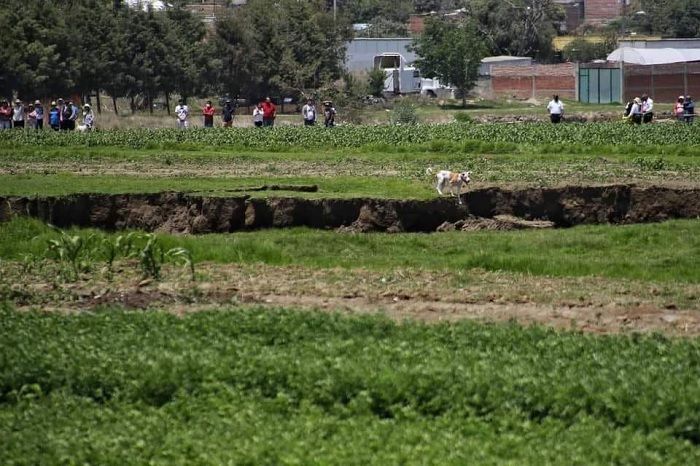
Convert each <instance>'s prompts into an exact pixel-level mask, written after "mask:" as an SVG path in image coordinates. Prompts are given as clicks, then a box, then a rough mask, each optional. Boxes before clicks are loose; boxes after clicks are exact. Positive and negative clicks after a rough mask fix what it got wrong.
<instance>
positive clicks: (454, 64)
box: [413, 19, 486, 107]
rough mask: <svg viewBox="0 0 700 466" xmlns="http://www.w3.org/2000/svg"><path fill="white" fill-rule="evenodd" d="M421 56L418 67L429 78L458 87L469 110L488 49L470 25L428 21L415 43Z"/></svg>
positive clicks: (414, 45) (474, 28)
mask: <svg viewBox="0 0 700 466" xmlns="http://www.w3.org/2000/svg"><path fill="white" fill-rule="evenodd" d="M413 50H414V51H415V52H416V54H417V55H418V57H419V58H418V60H416V66H417V67H418V69H420V70H421V73H422V74H423V75H424V76H427V77H434V78H438V79H440V80H441V81H443V82H445V83H450V84H451V85H453V86H455V87H456V88H457V89H458V90H459V91H460V93H461V95H462V106H464V107H466V106H467V92H468V91H469V90H470V89H471V88H472V87H473V86H474V83H475V82H476V79H477V77H478V74H479V66H480V65H481V59H482V58H484V55H485V54H486V47H485V46H484V43H483V42H482V40H481V39H480V38H479V36H478V33H477V30H476V27H475V26H474V25H473V24H472V22H470V21H463V22H461V23H451V22H445V21H442V20H439V19H430V20H428V21H426V25H425V31H424V32H423V35H422V36H420V37H418V38H417V39H414V41H413Z"/></svg>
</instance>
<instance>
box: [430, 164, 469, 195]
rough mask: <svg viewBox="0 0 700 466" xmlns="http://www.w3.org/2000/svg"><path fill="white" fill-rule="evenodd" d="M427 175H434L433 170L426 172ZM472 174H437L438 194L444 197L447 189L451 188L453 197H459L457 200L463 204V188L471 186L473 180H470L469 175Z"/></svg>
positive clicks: (445, 171) (442, 172)
mask: <svg viewBox="0 0 700 466" xmlns="http://www.w3.org/2000/svg"><path fill="white" fill-rule="evenodd" d="M425 173H427V174H428V175H432V174H433V169H432V168H428V169H426V170H425ZM470 174H471V172H460V173H457V172H451V171H449V170H440V171H439V172H437V174H436V175H435V178H436V179H437V186H435V188H436V189H437V192H438V193H439V194H440V195H441V196H443V195H444V194H445V188H447V187H449V188H450V194H451V195H452V196H454V195H455V192H456V195H457V199H458V200H459V203H460V204H461V203H462V196H461V194H462V186H466V185H468V184H469V182H470V181H471V179H470V178H469V175H470Z"/></svg>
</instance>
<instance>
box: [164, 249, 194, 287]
mask: <svg viewBox="0 0 700 466" xmlns="http://www.w3.org/2000/svg"><path fill="white" fill-rule="evenodd" d="M165 257H166V258H167V259H168V260H171V261H172V262H174V263H181V264H182V265H183V267H187V268H188V269H189V271H190V279H191V280H192V281H194V279H195V277H194V259H193V258H192V253H191V252H190V250H189V249H186V248H172V249H170V250H168V252H166V253H165Z"/></svg>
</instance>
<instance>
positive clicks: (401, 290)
mask: <svg viewBox="0 0 700 466" xmlns="http://www.w3.org/2000/svg"><path fill="white" fill-rule="evenodd" d="M51 267H52V265H50V264H47V268H46V269H45V270H44V271H43V272H42V273H34V274H32V273H27V272H26V270H22V266H21V265H20V264H11V263H5V264H4V265H3V266H2V272H3V276H4V277H5V279H4V280H3V281H5V280H6V282H5V283H4V285H3V284H2V282H0V285H2V286H1V287H0V290H1V291H2V294H4V295H5V296H4V297H3V298H4V299H8V300H9V301H11V302H13V303H14V304H15V305H16V306H18V307H20V308H23V309H27V308H41V309H45V310H55V311H62V312H86V311H91V310H95V309H103V308H104V307H105V306H107V307H119V308H124V309H165V310H167V311H169V312H174V313H177V314H184V313H188V312H197V311H200V310H208V309H230V308H231V306H235V308H239V307H240V306H244V307H247V306H266V307H271V308H278V307H287V308H295V309H306V310H319V311H324V312H345V313H349V314H382V315H386V316H388V317H390V318H392V319H395V320H397V321H402V320H405V319H412V320H420V321H425V322H428V323H439V322H452V321H458V320H462V319H472V320H479V321H484V322H505V321H514V322H517V323H519V324H523V325H530V324H538V325H545V326H551V327H555V328H559V329H573V330H580V331H585V332H593V333H620V332H662V333H665V334H668V335H678V336H697V335H700V304H699V303H698V299H697V297H698V296H700V285H697V284H676V283H674V284H667V285H664V284H649V283H645V282H637V281H630V280H611V279H602V278H546V277H532V276H523V275H519V274H506V273H494V272H486V271H479V270H475V271H465V272H458V273H455V272H434V271H433V272H429V271H416V270H409V269H407V270H401V269H399V270H394V271H391V272H385V273H382V272H375V271H368V270H364V269H353V270H346V269H326V270H321V269H307V268H303V267H296V266H289V267H273V266H265V265H245V266H237V265H236V266H234V265H218V264H200V265H199V266H198V270H199V271H198V280H197V281H196V282H190V281H189V280H188V279H187V278H186V274H184V273H181V272H180V271H179V270H178V269H175V268H172V267H170V268H168V270H167V271H166V274H165V275H164V279H163V280H162V281H152V280H141V279H140V277H139V276H138V273H137V272H136V269H135V268H133V267H124V268H120V267H117V268H116V269H115V271H114V274H112V275H111V276H109V275H107V274H104V273H93V274H91V275H85V276H83V277H81V279H80V280H78V281H77V282H74V283H61V282H57V281H55V280H53V281H52V280H51V279H50V278H49V277H50V276H54V277H55V275H56V274H55V273H53V271H52V270H51ZM15 276H21V277H23V280H22V281H17V280H14V281H13V278H12V277H15Z"/></svg>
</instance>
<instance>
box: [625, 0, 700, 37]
mask: <svg viewBox="0 0 700 466" xmlns="http://www.w3.org/2000/svg"><path fill="white" fill-rule="evenodd" d="M636 6H639V9H637V8H629V7H628V8H627V16H626V17H625V18H624V19H623V21H625V25H626V27H627V28H628V29H629V30H634V31H637V32H642V33H646V34H652V35H660V36H664V37H700V2H698V1H697V0H642V1H641V2H639V5H636ZM640 11H644V14H639V13H638V12H640Z"/></svg>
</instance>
